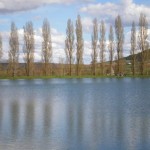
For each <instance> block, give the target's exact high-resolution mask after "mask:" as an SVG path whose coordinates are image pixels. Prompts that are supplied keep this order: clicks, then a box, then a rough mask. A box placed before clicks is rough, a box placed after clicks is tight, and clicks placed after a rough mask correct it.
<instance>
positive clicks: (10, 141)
mask: <svg viewBox="0 0 150 150" xmlns="http://www.w3.org/2000/svg"><path fill="white" fill-rule="evenodd" d="M0 150H150V79H139V78H135V79H131V78H124V79H107V78H106V79H50V80H40V79H36V80H15V81H12V80H0Z"/></svg>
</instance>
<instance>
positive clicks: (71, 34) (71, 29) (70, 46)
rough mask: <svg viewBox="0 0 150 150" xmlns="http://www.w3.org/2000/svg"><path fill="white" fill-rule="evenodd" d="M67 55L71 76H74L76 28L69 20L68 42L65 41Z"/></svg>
mask: <svg viewBox="0 0 150 150" xmlns="http://www.w3.org/2000/svg"><path fill="white" fill-rule="evenodd" d="M65 53H66V58H67V63H69V75H70V76H71V75H72V63H73V59H74V58H73V53H74V27H73V22H72V21H71V19H68V22H67V29H66V40H65Z"/></svg>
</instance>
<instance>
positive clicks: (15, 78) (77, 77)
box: [0, 75, 150, 80]
mask: <svg viewBox="0 0 150 150" xmlns="http://www.w3.org/2000/svg"><path fill="white" fill-rule="evenodd" d="M127 77H128V78H150V75H144V76H142V75H136V76H132V75H126V76H123V77H118V76H108V75H107V76H99V75H97V76H93V75H84V76H15V77H8V76H0V79H10V80H17V79H27V80H32V79H55V78H59V79H82V78H127Z"/></svg>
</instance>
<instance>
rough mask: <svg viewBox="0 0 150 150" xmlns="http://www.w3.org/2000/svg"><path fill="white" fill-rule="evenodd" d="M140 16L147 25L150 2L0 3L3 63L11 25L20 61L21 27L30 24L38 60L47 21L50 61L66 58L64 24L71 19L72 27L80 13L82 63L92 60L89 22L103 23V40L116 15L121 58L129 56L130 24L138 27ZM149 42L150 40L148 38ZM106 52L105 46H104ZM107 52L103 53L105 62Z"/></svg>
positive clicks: (2, 0)
mask: <svg viewBox="0 0 150 150" xmlns="http://www.w3.org/2000/svg"><path fill="white" fill-rule="evenodd" d="M140 13H144V14H145V15H146V17H147V20H148V22H149V24H150V2H149V1H148V0H0V32H1V34H2V38H3V61H6V60H7V58H8V51H9V35H10V24H11V22H12V21H14V22H15V23H16V26H17V28H18V33H19V41H20V56H19V57H20V61H23V57H24V54H23V53H22V46H23V29H22V28H23V26H24V25H25V23H26V22H28V21H32V22H33V25H34V30H35V31H34V32H35V61H41V42H42V30H41V27H42V23H43V20H44V19H45V18H47V19H48V20H49V22H50V25H51V35H52V43H53V44H52V47H53V62H59V59H60V58H65V52H64V41H65V37H66V24H67V20H68V19H69V18H70V19H72V21H73V22H74V24H75V21H76V18H77V15H78V14H80V16H81V18H82V25H83V37H84V63H90V61H91V51H92V50H91V33H92V25H93V24H92V20H93V19H94V18H95V17H96V18H97V20H98V22H100V21H101V20H104V21H105V25H106V41H107V37H108V31H109V26H110V25H114V21H115V18H116V16H117V15H118V14H119V15H120V16H121V18H122V22H123V25H124V35H125V42H124V55H129V53H130V30H131V24H132V21H135V23H136V24H137V25H138V21H139V16H140ZM149 39H150V38H149ZM106 51H107V46H106ZM107 58H108V52H106V59H107Z"/></svg>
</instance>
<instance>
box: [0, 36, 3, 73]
mask: <svg viewBox="0 0 150 150" xmlns="http://www.w3.org/2000/svg"><path fill="white" fill-rule="evenodd" d="M2 56H3V42H2V36H1V33H0V62H1V59H2ZM1 69H2V66H1V65H0V71H1Z"/></svg>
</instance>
